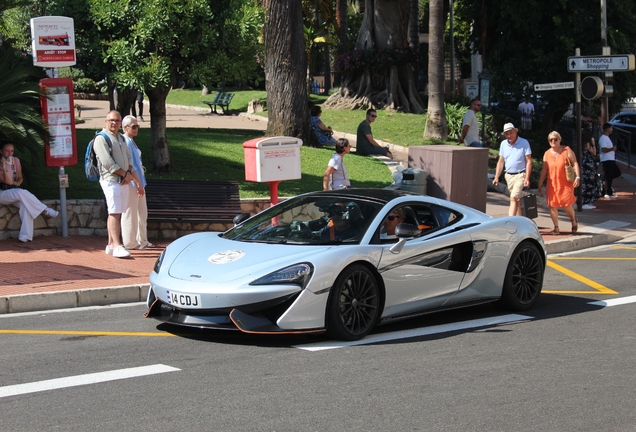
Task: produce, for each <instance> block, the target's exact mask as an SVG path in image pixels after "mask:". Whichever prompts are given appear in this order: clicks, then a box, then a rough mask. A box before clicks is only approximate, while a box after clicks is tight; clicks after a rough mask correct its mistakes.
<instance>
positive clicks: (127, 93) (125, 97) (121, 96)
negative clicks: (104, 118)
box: [116, 87, 138, 117]
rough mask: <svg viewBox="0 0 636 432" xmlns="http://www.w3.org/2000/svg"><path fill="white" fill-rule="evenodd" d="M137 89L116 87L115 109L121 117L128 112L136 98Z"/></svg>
mask: <svg viewBox="0 0 636 432" xmlns="http://www.w3.org/2000/svg"><path fill="white" fill-rule="evenodd" d="M137 93H138V91H137V89H135V88H119V87H118V88H117V108H116V109H117V111H119V113H120V114H121V116H122V117H125V116H127V115H128V114H130V109H131V108H132V106H133V104H134V103H135V101H136V100H137Z"/></svg>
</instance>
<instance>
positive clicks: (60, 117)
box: [40, 78, 77, 167]
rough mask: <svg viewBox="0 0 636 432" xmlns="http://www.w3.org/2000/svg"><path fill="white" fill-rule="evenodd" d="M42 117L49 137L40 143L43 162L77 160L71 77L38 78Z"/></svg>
mask: <svg viewBox="0 0 636 432" xmlns="http://www.w3.org/2000/svg"><path fill="white" fill-rule="evenodd" d="M40 88H41V91H42V96H40V107H41V108H42V118H43V119H44V123H45V124H46V125H47V127H48V129H49V134H50V137H49V139H48V141H47V143H46V146H45V147H44V150H45V151H44V158H45V159H44V162H45V163H46V166H49V167H62V166H69V165H76V164H77V139H76V137H75V112H74V110H73V109H74V105H75V103H74V101H73V81H72V80H71V79H69V78H44V79H42V80H40Z"/></svg>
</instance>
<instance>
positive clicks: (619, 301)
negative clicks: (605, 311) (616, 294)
mask: <svg viewBox="0 0 636 432" xmlns="http://www.w3.org/2000/svg"><path fill="white" fill-rule="evenodd" d="M629 303H636V295H633V296H629V297H621V298H615V299H611V300H599V301H594V302H589V303H588V304H590V305H594V306H601V307H610V306H620V305H624V304H629Z"/></svg>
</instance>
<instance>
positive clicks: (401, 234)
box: [389, 223, 422, 254]
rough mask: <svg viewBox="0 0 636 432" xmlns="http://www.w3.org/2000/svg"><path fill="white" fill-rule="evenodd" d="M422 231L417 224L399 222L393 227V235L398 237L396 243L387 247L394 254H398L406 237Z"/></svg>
mask: <svg viewBox="0 0 636 432" xmlns="http://www.w3.org/2000/svg"><path fill="white" fill-rule="evenodd" d="M421 233H422V230H420V229H419V228H418V227H417V226H415V225H413V224H407V223H401V224H399V225H398V226H397V227H395V236H396V237H397V238H398V239H399V240H398V242H397V243H396V244H394V245H393V246H391V248H389V251H390V252H391V253H394V254H399V253H400V252H402V249H403V248H404V245H405V244H406V241H407V240H408V239H412V238H413V237H417V236H419V235H420V234H421Z"/></svg>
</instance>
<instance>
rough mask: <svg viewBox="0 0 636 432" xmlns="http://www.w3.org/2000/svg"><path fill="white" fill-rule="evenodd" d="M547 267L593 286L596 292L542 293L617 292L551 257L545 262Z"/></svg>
mask: <svg viewBox="0 0 636 432" xmlns="http://www.w3.org/2000/svg"><path fill="white" fill-rule="evenodd" d="M547 265H548V267H550V268H553V269H554V270H556V271H560V272H561V273H563V274H564V275H566V276H569V277H571V278H572V279H574V280H577V281H579V282H581V283H584V284H585V285H588V286H589V287H591V288H593V289H595V290H596V292H590V291H559V290H556V291H555V290H550V291H548V290H542V291H541V292H542V293H546V294H618V293H617V292H616V291H614V290H611V289H609V288H607V287H606V286H603V285H601V284H599V283H597V282H594V281H593V280H590V279H588V278H586V277H584V276H581V275H580V274H578V273H574V272H573V271H571V270H568V269H566V268H565V267H562V266H560V265H558V264H555V263H553V262H552V259H549V260H548V262H547Z"/></svg>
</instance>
